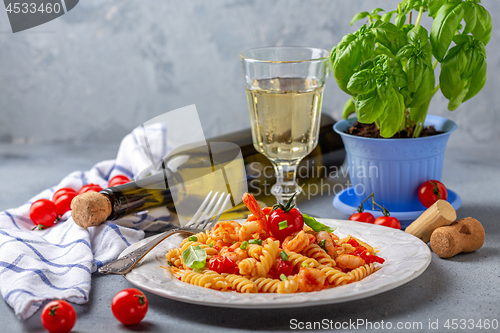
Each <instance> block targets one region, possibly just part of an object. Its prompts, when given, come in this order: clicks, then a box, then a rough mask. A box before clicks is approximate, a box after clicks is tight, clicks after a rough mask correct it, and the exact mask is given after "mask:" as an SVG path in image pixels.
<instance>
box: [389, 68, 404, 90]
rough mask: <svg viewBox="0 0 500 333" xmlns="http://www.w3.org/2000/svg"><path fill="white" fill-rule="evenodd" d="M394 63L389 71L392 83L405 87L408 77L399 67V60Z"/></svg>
mask: <svg viewBox="0 0 500 333" xmlns="http://www.w3.org/2000/svg"><path fill="white" fill-rule="evenodd" d="M396 64H397V65H396V66H395V67H394V68H393V69H392V73H391V76H392V79H393V81H394V84H395V85H396V86H398V87H400V88H402V87H406V86H407V85H408V77H407V75H406V73H405V71H404V70H403V68H402V67H401V64H400V63H399V62H397V63H396Z"/></svg>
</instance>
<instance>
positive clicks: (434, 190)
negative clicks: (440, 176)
mask: <svg viewBox="0 0 500 333" xmlns="http://www.w3.org/2000/svg"><path fill="white" fill-rule="evenodd" d="M439 199H443V200H446V199H448V190H447V189H446V186H444V185H443V183H441V182H440V181H437V180H428V181H426V182H425V183H423V184H422V185H420V187H419V188H418V200H420V203H421V204H422V205H423V206H424V207H425V208H429V207H430V206H432V205H433V204H434V203H435V202H436V201H438V200H439Z"/></svg>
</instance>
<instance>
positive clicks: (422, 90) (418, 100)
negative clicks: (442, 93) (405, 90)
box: [407, 66, 436, 108]
mask: <svg viewBox="0 0 500 333" xmlns="http://www.w3.org/2000/svg"><path fill="white" fill-rule="evenodd" d="M435 83H436V82H435V78H434V71H433V70H432V67H427V66H424V72H423V75H422V81H421V82H420V86H419V87H418V88H417V91H416V92H414V93H412V96H411V97H412V100H411V102H410V103H407V107H410V108H414V107H418V106H420V105H422V104H424V103H425V102H427V101H428V100H429V99H430V98H431V93H432V90H434V85H435Z"/></svg>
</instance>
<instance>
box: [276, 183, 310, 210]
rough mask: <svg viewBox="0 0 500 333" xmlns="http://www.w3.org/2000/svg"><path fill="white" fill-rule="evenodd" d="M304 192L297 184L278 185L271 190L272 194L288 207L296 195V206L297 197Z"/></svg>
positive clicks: (294, 200) (294, 202)
mask: <svg viewBox="0 0 500 333" xmlns="http://www.w3.org/2000/svg"><path fill="white" fill-rule="evenodd" d="M301 192H302V188H301V187H300V186H299V185H298V184H297V183H296V182H286V183H276V184H274V185H273V187H272V188H271V194H272V195H274V197H275V198H276V200H278V202H280V203H281V204H282V205H286V204H287V202H288V201H289V200H290V198H291V197H292V196H293V195H294V194H295V197H294V198H293V201H292V204H293V205H295V206H296V201H297V196H298V195H299V194H300V193H301Z"/></svg>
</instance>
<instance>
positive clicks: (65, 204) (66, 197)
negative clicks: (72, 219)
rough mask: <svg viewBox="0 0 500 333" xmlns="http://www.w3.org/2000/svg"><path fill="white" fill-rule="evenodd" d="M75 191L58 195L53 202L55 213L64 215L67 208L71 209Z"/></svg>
mask: <svg viewBox="0 0 500 333" xmlns="http://www.w3.org/2000/svg"><path fill="white" fill-rule="evenodd" d="M76 195H77V194H76V192H74V191H73V193H71V192H66V193H64V194H62V195H59V196H58V197H57V199H56V200H53V202H54V203H55V204H56V210H57V214H59V215H64V213H66V212H67V211H68V210H71V200H73V198H74V197H76Z"/></svg>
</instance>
